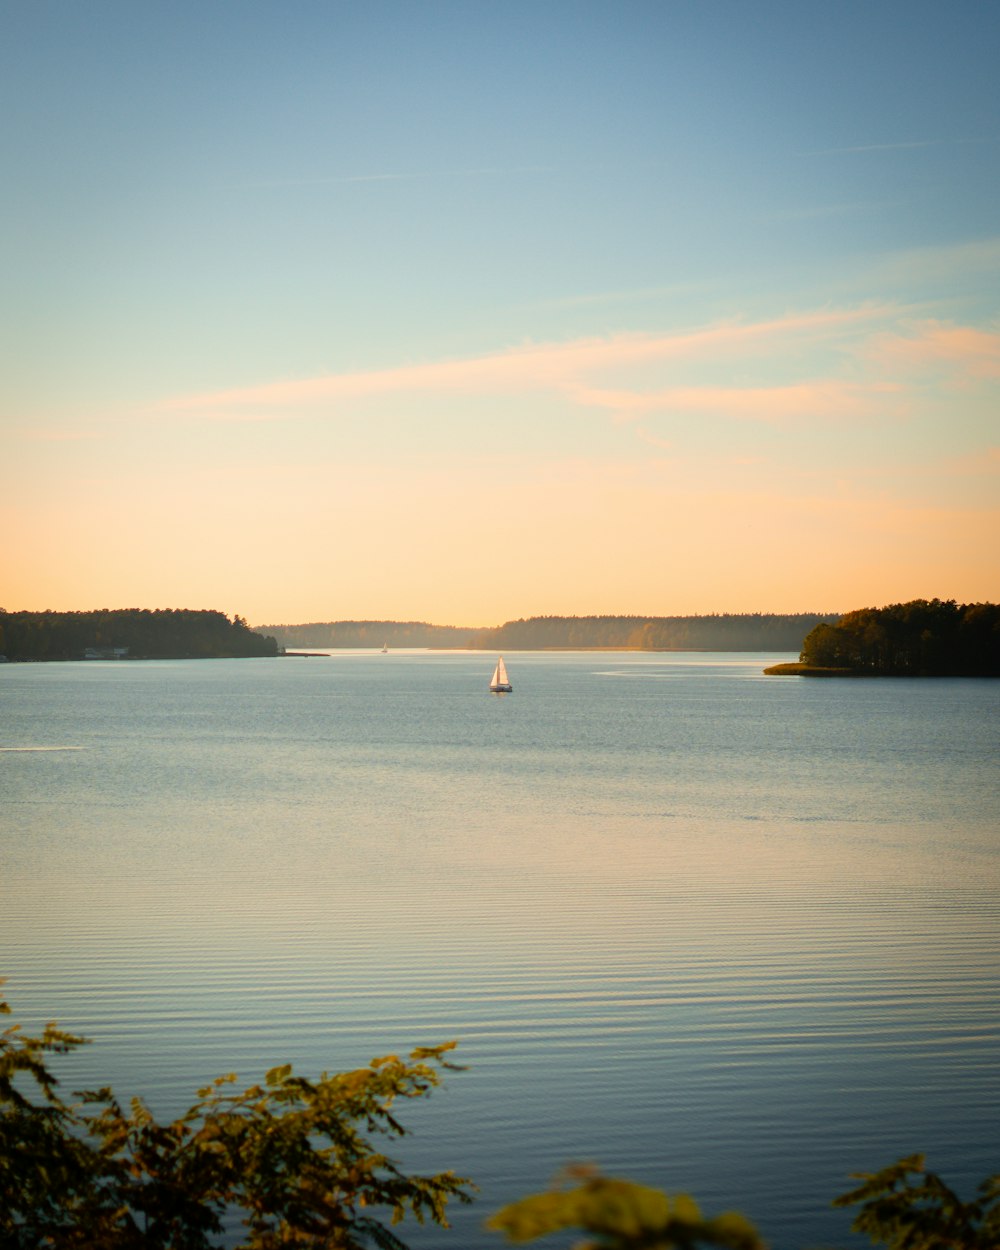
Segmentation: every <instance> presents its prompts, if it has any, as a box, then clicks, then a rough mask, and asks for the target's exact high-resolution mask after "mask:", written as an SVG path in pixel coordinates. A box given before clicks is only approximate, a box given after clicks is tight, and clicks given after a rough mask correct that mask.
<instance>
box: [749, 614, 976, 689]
mask: <svg viewBox="0 0 1000 1250" xmlns="http://www.w3.org/2000/svg"><path fill="white" fill-rule="evenodd" d="M766 671H767V672H771V673H778V674H801V675H803V676H827V675H829V676H840V675H843V676H865V675H868V676H888V677H1000V605H998V604H995V603H963V604H959V603H956V602H955V600H954V599H944V600H942V599H930V600H928V599H913V600H911V601H910V602H909V603H893V604H889V605H888V606H887V607H884V608H860V609H858V610H857V611H855V612H848V613H847V614H846V615H845V616H842V617H841V618H840V619H839V620H838V621H837V622H836V623H834V624H829V623H822V624H818V625H817V626H816V627H815V628H814V629H813V630H811V632H810V633H809V634H808V635H807V637H806V639H805V641H804V643H803V644H802V651H801V653H800V656H799V663H798V664H779V665H776V666H775V668H773V669H768V670H766Z"/></svg>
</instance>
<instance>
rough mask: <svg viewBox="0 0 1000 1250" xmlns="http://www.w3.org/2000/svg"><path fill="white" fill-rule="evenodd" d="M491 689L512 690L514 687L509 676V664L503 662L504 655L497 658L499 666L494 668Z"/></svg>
mask: <svg viewBox="0 0 1000 1250" xmlns="http://www.w3.org/2000/svg"><path fill="white" fill-rule="evenodd" d="M490 689H491V690H510V689H512V687H511V684H510V680H509V678H508V677H507V666H506V664H504V662H503V656H501V657H500V658H499V660H497V666H496V668H495V669H494V670H493V676H492V677H491V678H490Z"/></svg>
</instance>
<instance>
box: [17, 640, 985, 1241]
mask: <svg viewBox="0 0 1000 1250" xmlns="http://www.w3.org/2000/svg"><path fill="white" fill-rule="evenodd" d="M492 658H493V657H483V656H481V655H469V654H462V653H443V654H434V653H429V654H427V653H413V654H407V653H392V654H390V655H389V656H381V655H358V654H353V655H352V654H344V655H336V654H335V655H333V656H331V657H330V658H329V659H316V660H310V661H297V660H271V661H268V660H262V661H253V660H246V661H231V662H230V661H219V662H215V661H203V662H200V663H199V662H191V663H186V662H181V663H170V664H152V663H151V664H144V663H134V664H124V665H123V664H115V665H101V664H87V665H84V664H80V665H66V664H61V665H32V666H27V665H24V666H22V665H9V666H5V667H4V668H3V669H0V700H2V702H0V708H2V721H0V748H2V756H3V758H2V759H0V787H2V792H3V795H4V799H5V802H4V805H3V815H2V821H3V833H2V841H0V848H2V849H0V880H2V887H0V888H2V891H3V907H2V911H0V950H2V951H3V971H6V973H7V974H8V975H9V977H10V983H9V986H8V989H9V992H10V996H11V999H12V1002H13V1005H14V1007H15V1012H16V1014H17V1015H18V1017H19V1018H21V1019H24V1020H25V1021H26V1023H32V1022H37V1021H39V1020H41V1019H48V1018H51V1017H57V1018H59V1019H60V1020H62V1021H63V1022H64V1023H65V1024H66V1025H67V1026H70V1027H72V1028H74V1029H79V1030H80V1031H83V1032H86V1033H88V1034H89V1035H90V1036H92V1037H94V1038H95V1039H97V1041H98V1044H97V1045H95V1046H93V1047H90V1048H88V1049H86V1050H85V1051H84V1052H82V1053H80V1054H79V1055H77V1056H74V1057H72V1058H71V1059H70V1060H68V1061H67V1062H66V1064H64V1065H63V1066H64V1069H65V1070H67V1072H68V1075H67V1078H66V1079H67V1083H68V1084H70V1085H73V1086H79V1085H84V1084H96V1083H98V1082H101V1083H103V1082H104V1081H107V1080H110V1081H112V1082H113V1083H114V1084H115V1086H116V1088H117V1089H118V1090H119V1092H121V1093H123V1094H130V1093H132V1092H142V1093H144V1094H146V1095H147V1096H148V1097H149V1098H150V1099H151V1101H152V1103H153V1105H154V1107H156V1108H157V1109H158V1110H161V1111H164V1112H172V1111H175V1110H177V1109H179V1108H180V1107H182V1106H184V1105H186V1100H187V1098H188V1096H189V1095H190V1094H191V1093H192V1091H193V1090H194V1088H195V1087H196V1086H197V1085H199V1084H201V1083H203V1082H204V1081H205V1080H206V1079H207V1078H209V1077H211V1076H213V1075H215V1074H216V1073H218V1072H221V1071H224V1070H230V1069H236V1070H237V1071H238V1072H239V1073H240V1074H241V1076H243V1077H245V1078H246V1079H247V1080H250V1079H252V1078H255V1077H257V1076H259V1075H260V1073H261V1071H262V1070H263V1069H264V1068H266V1067H269V1066H271V1065H272V1064H274V1063H276V1062H279V1061H288V1060H291V1061H293V1062H294V1063H295V1064H296V1065H298V1066H301V1067H303V1068H304V1069H306V1070H311V1071H316V1070H320V1069H323V1068H326V1069H334V1068H337V1067H346V1066H353V1065H355V1064H357V1063H360V1062H364V1061H366V1060H367V1059H368V1058H369V1057H370V1056H371V1055H373V1054H378V1053H384V1052H385V1051H386V1050H387V1049H390V1048H391V1049H403V1048H407V1047H409V1046H411V1045H415V1044H420V1043H425V1042H436V1041H443V1040H446V1039H449V1038H452V1037H457V1038H459V1039H460V1058H462V1059H463V1060H464V1062H465V1063H467V1064H468V1065H469V1067H470V1071H468V1072H466V1073H464V1074H461V1075H458V1076H455V1077H453V1078H452V1079H451V1080H450V1081H449V1084H448V1088H447V1089H445V1090H444V1091H442V1092H440V1093H439V1094H437V1095H436V1096H435V1099H434V1100H432V1101H431V1103H429V1104H428V1105H427V1106H426V1107H414V1108H413V1109H412V1114H411V1115H410V1122H411V1123H412V1124H413V1125H414V1127H415V1128H417V1129H418V1130H419V1131H418V1132H417V1134H416V1136H415V1137H414V1138H413V1139H412V1140H411V1142H410V1143H409V1145H408V1146H407V1158H408V1160H412V1161H413V1162H414V1163H416V1164H419V1165H420V1166H428V1167H455V1168H456V1169H459V1170H461V1171H463V1172H466V1173H468V1174H470V1175H472V1176H473V1177H474V1178H475V1179H476V1180H477V1181H479V1183H480V1185H481V1188H482V1191H483V1193H482V1197H481V1200H480V1203H479V1204H478V1205H477V1207H475V1208H472V1209H471V1210H470V1211H461V1212H458V1213H457V1214H456V1227H457V1230H458V1231H457V1233H456V1235H455V1236H454V1237H452V1238H447V1239H446V1238H443V1235H442V1234H440V1233H439V1232H434V1231H428V1232H424V1233H422V1234H420V1235H415V1236H414V1237H413V1241H414V1242H415V1243H417V1244H420V1245H438V1244H454V1245H456V1246H457V1245H461V1246H462V1247H463V1248H465V1247H472V1250H478V1248H479V1247H482V1246H486V1245H490V1244H494V1241H495V1238H493V1237H490V1236H487V1235H486V1234H484V1233H482V1231H481V1228H480V1224H481V1221H482V1218H483V1217H484V1216H485V1214H486V1213H487V1212H488V1211H489V1210H490V1209H492V1208H494V1207H495V1206H497V1205H499V1203H500V1202H502V1201H505V1200H507V1199H509V1198H511V1197H513V1196H516V1195H517V1194H520V1193H523V1192H526V1191H527V1190H528V1189H530V1188H531V1187H532V1186H538V1185H540V1184H544V1183H546V1182H547V1181H548V1179H549V1178H550V1177H551V1176H552V1175H553V1174H554V1173H555V1172H556V1171H557V1170H558V1169H559V1168H560V1167H562V1166H563V1165H564V1164H565V1163H566V1162H567V1161H569V1160H572V1159H576V1160H580V1159H587V1160H594V1161H597V1162H599V1163H601V1164H602V1165H604V1166H605V1167H606V1168H607V1169H609V1170H611V1171H614V1172H618V1173H621V1174H628V1175H632V1176H634V1177H635V1178H637V1179H641V1180H646V1181H648V1182H651V1183H654V1184H659V1185H664V1186H666V1187H667V1188H670V1189H688V1190H690V1191H692V1192H694V1193H695V1194H697V1195H698V1196H699V1197H700V1198H701V1199H702V1200H703V1202H704V1204H705V1206H706V1207H707V1208H709V1209H712V1208H713V1207H718V1206H723V1205H725V1206H736V1207H740V1208H742V1209H744V1210H746V1211H747V1212H748V1213H749V1214H750V1215H752V1216H753V1217H754V1218H755V1219H757V1220H758V1222H759V1223H760V1225H761V1227H762V1228H763V1230H764V1231H765V1233H766V1234H767V1235H768V1236H769V1238H770V1239H771V1241H772V1244H773V1245H775V1247H777V1250H784V1248H785V1247H792V1246H804V1245H807V1244H814V1245H815V1244H821V1243H825V1244H840V1245H844V1246H846V1245H849V1244H852V1243H851V1239H850V1237H849V1236H848V1235H847V1233H846V1225H847V1218H846V1217H845V1215H844V1214H843V1213H837V1212H831V1211H829V1210H828V1209H827V1204H828V1201H829V1199H830V1198H831V1197H832V1196H833V1195H834V1194H835V1193H836V1192H839V1191H840V1190H841V1189H842V1188H843V1187H844V1185H845V1178H846V1176H847V1174H848V1173H849V1172H851V1171H855V1170H858V1169H862V1168H865V1169H867V1168H874V1167H878V1166H880V1165H882V1164H884V1163H887V1162H889V1161H890V1160H892V1159H894V1158H896V1157H898V1156H899V1155H900V1154H902V1153H904V1152H911V1151H913V1150H918V1149H919V1150H926V1151H927V1152H928V1154H929V1158H930V1163H931V1166H933V1167H936V1168H937V1169H939V1170H941V1171H944V1172H945V1173H946V1175H947V1176H948V1177H949V1178H950V1179H953V1180H954V1181H955V1183H956V1184H959V1185H965V1186H966V1187H968V1186H969V1185H970V1184H971V1183H972V1182H973V1181H974V1180H978V1179H979V1177H981V1176H982V1175H985V1174H986V1173H987V1172H988V1171H991V1170H995V1169H996V1167H997V1166H998V1161H997V1159H996V1157H995V1154H994V1151H995V1145H996V1138H995V1124H996V1118H997V1112H998V1110H1000V1107H998V1103H1000V1079H998V1077H1000V1049H998V1039H1000V1007H998V1005H997V1004H998V1003H1000V996H998V993H997V991H998V988H1000V987H998V981H1000V971H998V970H1000V926H998V923H997V922H998V911H1000V906H998V899H1000V892H998V889H997V886H998V881H1000V855H998V849H997V837H996V829H997V819H996V817H997V811H996V799H995V795H996V793H997V780H998V777H997V771H998V770H997V760H998V759H1000V717H998V715H997V713H998V708H1000V683H990V682H977V681H926V682H921V681H878V680H872V681H866V680H857V681H852V682H847V683H838V682H809V681H801V680H793V679H775V678H771V679H768V678H763V677H761V675H760V674H761V669H762V668H763V666H764V664H765V663H770V662H773V661H774V659H775V657H774V656H770V657H767V658H766V660H765V659H763V658H761V657H734V656H706V655H698V656H663V655H656V656H648V655H643V656H640V655H615V656H614V657H613V658H609V657H608V656H607V655H606V654H603V655H542V654H522V655H513V656H508V657H507V658H508V661H509V667H510V671H511V674H512V677H513V679H514V681H515V693H514V694H513V695H511V696H510V697H509V698H507V699H504V700H499V699H495V698H491V697H490V696H489V694H488V693H487V691H486V686H487V684H488V680H489V671H490V669H491V660H492ZM29 748H30V749H29ZM67 748H74V749H72V750H70V749H67ZM408 1111H409V1109H408ZM497 1244H499V1243H497ZM855 1244H857V1243H855Z"/></svg>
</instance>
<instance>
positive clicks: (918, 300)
mask: <svg viewBox="0 0 1000 1250" xmlns="http://www.w3.org/2000/svg"><path fill="white" fill-rule="evenodd" d="M0 18H2V29H3V38H2V40H0V108H2V115H3V117H4V125H3V127H2V128H0V169H2V171H3V175H2V178H0V273H2V282H0V525H2V528H3V534H4V542H3V544H2V549H0V606H2V607H3V608H5V609H6V610H8V611H17V610H21V609H29V610H42V609H46V608H51V609H53V610H69V609H91V608H101V607H109V608H119V607H149V608H162V607H186V608H217V609H219V610H222V611H225V612H227V613H228V614H230V615H231V614H234V613H239V614H240V615H242V616H244V617H246V618H248V619H249V620H250V622H251V623H253V624H279V623H298V622H307V621H327V620H342V619H353V620H357V619H394V620H423V621H429V622H432V623H437V624H456V625H469V626H486V625H495V624H500V623H501V622H503V621H505V620H508V619H513V618H517V617H522V616H523V617H527V616H534V615H589V614H605V613H608V614H616V615H617V614H637V615H687V614H695V613H713V612H806V611H817V612H832V611H848V610H851V609H854V608H859V607H864V606H880V605H882V604H886V603H892V602H901V601H905V600H908V599H914V598H934V597H938V598H942V599H948V598H951V599H957V600H958V601H959V602H974V601H982V600H990V601H997V600H998V598H1000V90H998V89H997V76H996V66H997V64H998V63H1000V5H997V4H993V3H989V2H981V0H974V2H973V0H948V3H929V2H928V0H902V2H901V0H881V2H880V0H864V2H863V3H860V2H857V0H841V2H840V3H838V4H836V5H831V4H829V3H826V2H824V3H818V2H814V0H789V2H787V3H785V2H770V0H756V2H755V3H753V4H749V3H746V0H698V2H696V0H655V2H646V0H606V2H602V0H502V2H500V3H495V2H491V3H486V2H485V0H454V2H453V0H425V2H423V3H419V4H415V3H412V0H405V2H403V0H357V2H354V0H352V2H340V0H325V2H322V3H320V2H315V0H293V2H291V3H277V2H275V3H262V2H260V0H240V2H239V3H237V2H235V0H217V2H216V3H212V4H204V3H203V2H201V0H199V2H198V3H188V2H187V0H171V3H169V4H168V3H157V2H152V0H151V2H150V3H143V4H135V3H134V0H127V2H119V0H96V3H93V4H86V5H81V4H76V3H73V2H72V0H60V2H58V3H55V2H52V0H6V2H5V3H3V5H2V7H0Z"/></svg>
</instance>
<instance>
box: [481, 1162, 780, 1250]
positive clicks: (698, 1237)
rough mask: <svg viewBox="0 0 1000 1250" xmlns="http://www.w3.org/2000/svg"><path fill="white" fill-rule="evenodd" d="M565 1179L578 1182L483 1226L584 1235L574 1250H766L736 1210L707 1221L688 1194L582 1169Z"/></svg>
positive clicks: (511, 1233) (524, 1234)
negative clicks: (708, 1249)
mask: <svg viewBox="0 0 1000 1250" xmlns="http://www.w3.org/2000/svg"><path fill="white" fill-rule="evenodd" d="M567 1175H568V1176H569V1177H570V1178H571V1179H572V1178H575V1179H576V1180H577V1182H578V1183H577V1184H575V1185H572V1186H571V1187H569V1188H556V1189H550V1190H548V1191H546V1192H545V1193H541V1194H533V1195H532V1196H531V1197H529V1198H522V1199H521V1200H520V1201H519V1202H513V1203H511V1204H510V1205H509V1206H506V1207H504V1208H503V1209H502V1210H501V1211H498V1212H497V1213H496V1215H494V1216H493V1217H492V1219H490V1220H489V1221H488V1226H489V1227H490V1228H494V1229H497V1230H498V1231H499V1232H502V1233H505V1234H506V1236H507V1239H508V1241H515V1242H523V1241H535V1240H536V1239H537V1238H539V1237H545V1236H548V1235H549V1234H550V1233H557V1232H561V1231H563V1230H565V1229H573V1230H577V1231H580V1232H583V1233H586V1234H587V1238H586V1240H584V1241H582V1242H579V1243H577V1250H672V1248H673V1247H677V1248H678V1250H688V1247H695V1246H722V1247H724V1248H725V1250H765V1248H764V1242H763V1241H762V1240H761V1239H760V1236H759V1235H758V1233H757V1230H756V1229H755V1228H754V1226H753V1225H752V1224H751V1223H750V1221H749V1220H748V1219H746V1218H745V1217H744V1216H742V1215H739V1214H738V1213H737V1212H735V1211H728V1212H726V1213H724V1214H723V1215H719V1216H716V1217H715V1218H714V1219H709V1220H706V1219H705V1218H704V1217H703V1216H702V1214H701V1211H700V1209H699V1207H698V1204H697V1203H696V1202H695V1200H694V1199H693V1198H690V1197H688V1195H687V1194H677V1195H675V1196H674V1197H672V1198H671V1197H668V1196H667V1194H665V1193H664V1192H663V1191H662V1190H660V1189H650V1188H649V1187H648V1186H646V1185H636V1184H635V1183H634V1182H632V1181H624V1180H613V1179H611V1178H610V1177H606V1176H601V1175H599V1174H597V1173H593V1172H588V1171H585V1170H576V1171H571V1172H569V1173H568V1174H567Z"/></svg>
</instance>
